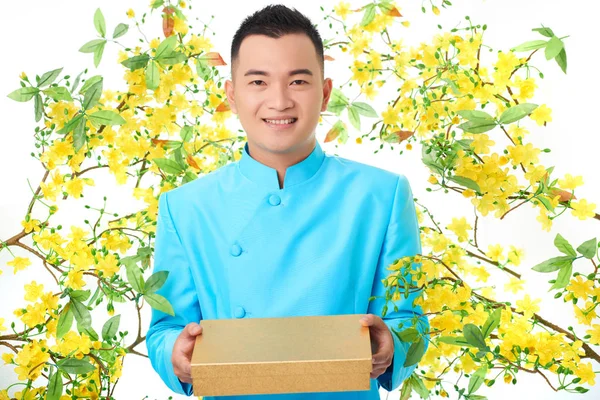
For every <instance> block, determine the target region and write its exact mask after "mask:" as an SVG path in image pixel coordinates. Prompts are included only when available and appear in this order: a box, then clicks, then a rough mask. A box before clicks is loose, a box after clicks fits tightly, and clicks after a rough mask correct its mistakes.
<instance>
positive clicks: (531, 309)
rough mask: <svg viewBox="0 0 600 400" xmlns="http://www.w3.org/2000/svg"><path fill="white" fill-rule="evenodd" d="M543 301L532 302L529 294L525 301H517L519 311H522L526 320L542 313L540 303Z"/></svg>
mask: <svg viewBox="0 0 600 400" xmlns="http://www.w3.org/2000/svg"><path fill="white" fill-rule="evenodd" d="M541 301H542V300H541V299H535V300H532V299H531V297H529V295H528V294H526V295H525V297H524V298H523V300H517V302H516V303H517V311H522V312H523V314H524V316H525V318H530V317H531V316H532V315H533V314H534V313H536V312H538V311H540V307H539V306H538V303H540V302H541Z"/></svg>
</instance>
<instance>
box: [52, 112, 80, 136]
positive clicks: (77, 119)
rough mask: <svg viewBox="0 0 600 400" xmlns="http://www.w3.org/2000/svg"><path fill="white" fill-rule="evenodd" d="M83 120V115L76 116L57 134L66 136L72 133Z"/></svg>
mask: <svg viewBox="0 0 600 400" xmlns="http://www.w3.org/2000/svg"><path fill="white" fill-rule="evenodd" d="M82 118H83V114H76V115H75V116H74V117H73V118H71V119H70V120H69V122H67V123H66V124H65V126H63V127H62V128H61V129H59V130H58V131H56V133H60V134H66V133H69V132H71V131H72V130H73V129H75V127H76V126H77V125H78V124H79V122H80V120H81V119H82Z"/></svg>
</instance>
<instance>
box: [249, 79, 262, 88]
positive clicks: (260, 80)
mask: <svg viewBox="0 0 600 400" xmlns="http://www.w3.org/2000/svg"><path fill="white" fill-rule="evenodd" d="M254 82H262V81H261V80H260V79H258V80H255V81H252V82H250V84H251V85H252V84H253V83H254ZM252 86H259V85H252Z"/></svg>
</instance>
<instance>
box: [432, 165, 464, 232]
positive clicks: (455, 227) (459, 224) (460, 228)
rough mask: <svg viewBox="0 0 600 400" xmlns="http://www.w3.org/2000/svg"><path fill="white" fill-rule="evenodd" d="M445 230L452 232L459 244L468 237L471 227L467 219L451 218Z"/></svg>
mask: <svg viewBox="0 0 600 400" xmlns="http://www.w3.org/2000/svg"><path fill="white" fill-rule="evenodd" d="M432 176H433V175H432ZM434 178H435V177H434ZM447 228H448V229H450V230H451V231H452V232H454V233H455V234H456V236H458V241H459V242H464V241H466V240H467V237H468V236H469V234H468V233H467V231H469V230H471V229H473V227H472V226H471V225H470V224H469V223H468V222H467V219H466V218H465V217H461V218H460V219H458V218H452V223H451V224H450V225H448V227H447Z"/></svg>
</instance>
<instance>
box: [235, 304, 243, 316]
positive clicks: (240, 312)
mask: <svg viewBox="0 0 600 400" xmlns="http://www.w3.org/2000/svg"><path fill="white" fill-rule="evenodd" d="M244 315H246V310H244V307H240V306H237V307H236V308H235V317H236V318H244Z"/></svg>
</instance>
